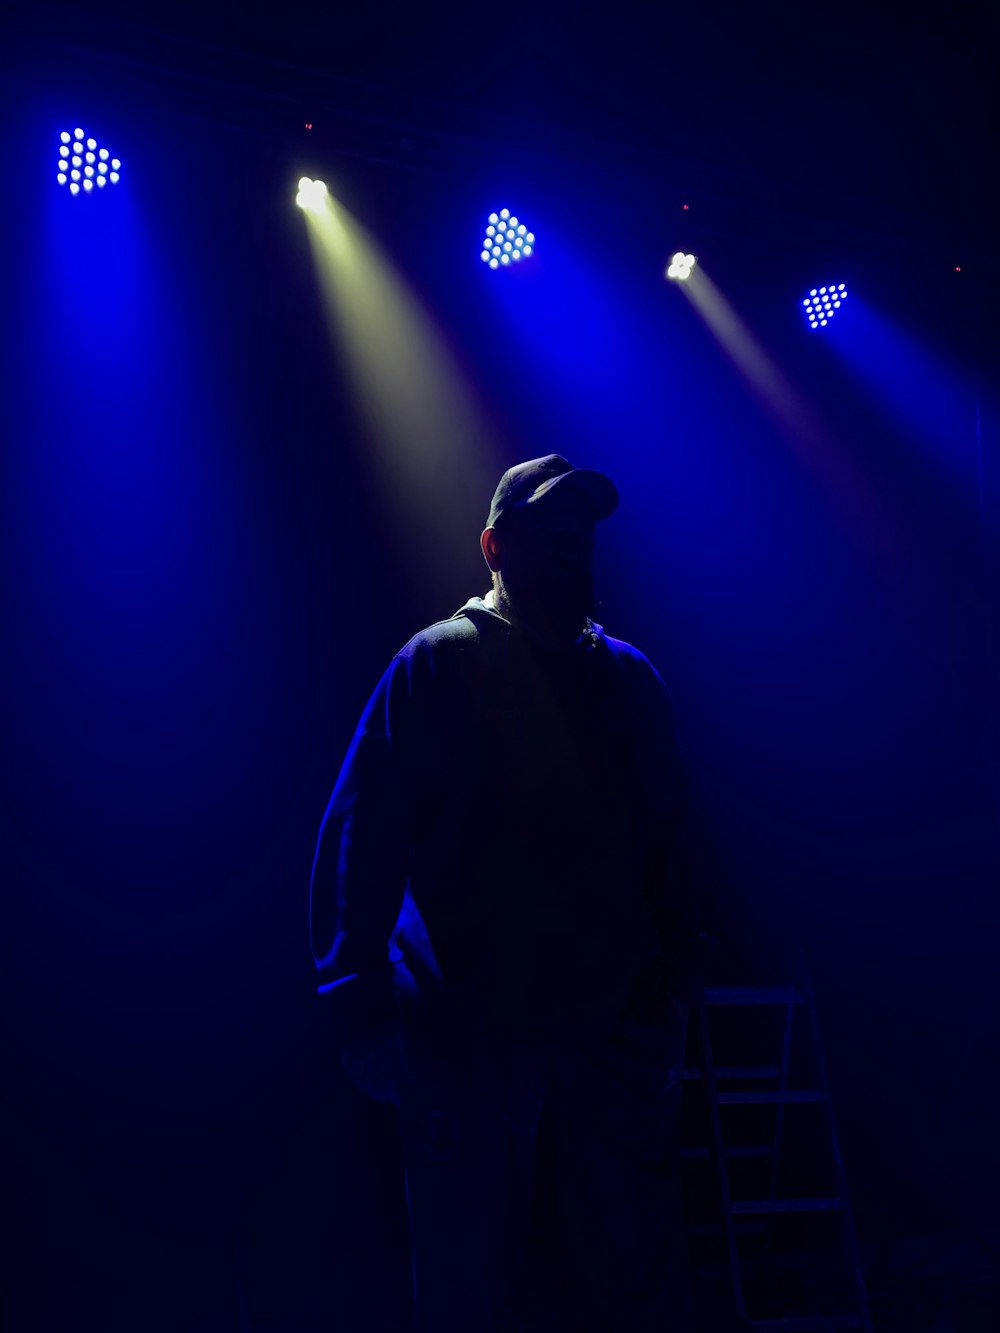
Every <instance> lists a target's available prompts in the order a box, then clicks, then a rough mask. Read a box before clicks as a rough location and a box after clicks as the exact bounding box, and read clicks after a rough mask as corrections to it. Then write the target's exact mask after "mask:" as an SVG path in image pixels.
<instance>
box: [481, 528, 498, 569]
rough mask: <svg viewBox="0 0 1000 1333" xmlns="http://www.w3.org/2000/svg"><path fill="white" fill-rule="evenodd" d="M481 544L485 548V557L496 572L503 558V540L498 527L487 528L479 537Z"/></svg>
mask: <svg viewBox="0 0 1000 1333" xmlns="http://www.w3.org/2000/svg"><path fill="white" fill-rule="evenodd" d="M479 545H480V546H481V547H482V548H483V559H484V560H485V561H486V563H487V564H488V565H489V567H490V570H491V572H492V573H494V574H495V573H496V572H497V570H498V569H499V568H500V563H501V560H502V558H503V542H502V541H501V539H500V534H499V533H498V532H497V530H496V528H486V529H485V530H484V532H483V535H482V536H481V537H480V538H479Z"/></svg>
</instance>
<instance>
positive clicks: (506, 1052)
mask: <svg viewBox="0 0 1000 1333" xmlns="http://www.w3.org/2000/svg"><path fill="white" fill-rule="evenodd" d="M406 993H407V995H408V996H409V997H410V998H409V999H408V1000H406V1001H404V1004H403V1010H404V1014H405V1025H406V1034H407V1057H408V1058H407V1070H406V1072H405V1075H404V1076H403V1078H402V1079H401V1082H400V1088H399V1112H400V1127H401V1133H402V1142H403V1153H404V1160H405V1166H406V1187H407V1199H408V1205H409V1214H410V1232H411V1242H412V1253H413V1276H414V1291H415V1300H416V1310H417V1327H418V1329H419V1333H453V1331H454V1333H468V1331H469V1330H470V1329H475V1330H477V1331H480V1330H481V1331H482V1333H500V1330H504V1331H505V1333H507V1331H511V1333H512V1331H513V1330H525V1331H527V1330H532V1331H534V1330H536V1329H537V1330H539V1333H540V1331H541V1330H545V1333H558V1331H559V1330H563V1329H565V1330H567V1333H569V1330H572V1331H573V1333H598V1330H600V1331H601V1333H605V1331H606V1333H611V1331H612V1330H614V1333H629V1331H630V1330H636V1331H637V1333H638V1331H639V1330H646V1329H650V1330H652V1329H654V1328H655V1329H656V1330H658V1333H688V1330H690V1329H692V1328H693V1327H694V1322H693V1316H692V1313H691V1298H690V1292H689V1280H688V1272H687V1259H686V1252H685V1240H684V1233H683V1225H682V1215H681V1202H680V1183H679V1170H678V1160H677V1143H676V1135H677V1117H678V1109H679V1101H680V1093H681V1081H680V1073H681V1069H682V1067H683V1048H684V1032H685V1026H686V1010H685V1009H684V1006H683V1005H682V1004H680V1003H676V1004H674V1005H673V1006H672V1007H670V1008H669V1010H668V1013H667V1016H666V1018H664V1016H663V1012H662V1007H661V1011H660V1012H659V1013H658V1016H657V1021H656V1022H655V1023H650V1022H648V1021H647V1020H648V1015H644V1014H642V1013H635V1012H627V1013H625V1014H623V1015H622V1016H621V1018H620V1019H617V1020H615V1021H614V1022H610V1023H607V1024H605V1025H604V1027H603V1029H602V1030H601V1031H593V1030H592V1031H590V1032H589V1033H588V1034H587V1035H586V1036H582V1035H580V1034H577V1035H576V1036H574V1037H572V1038H562V1039H559V1040H555V1039H549V1040H537V1039H536V1040H532V1039H517V1038H514V1037H510V1036H502V1035H499V1034H497V1033H496V1031H495V1029H491V1028H490V1026H489V1025H488V1024H484V1023H483V1022H482V1021H481V1020H480V1018H479V1012H480V1008H479V1005H478V1003H477V1000H476V998H475V994H474V991H473V990H472V989H471V988H469V987H465V988H463V987H457V988H454V989H451V988H447V989H444V988H442V989H440V990H438V991H437V992H436V993H434V994H432V995H430V996H429V997H428V996H427V995H426V994H424V995H422V996H419V997H417V998H413V997H414V995H415V992H414V990H413V988H412V986H407V988H406Z"/></svg>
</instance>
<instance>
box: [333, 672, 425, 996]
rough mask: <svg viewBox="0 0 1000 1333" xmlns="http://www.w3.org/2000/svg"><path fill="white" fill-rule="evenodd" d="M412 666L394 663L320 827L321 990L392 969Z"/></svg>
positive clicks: (405, 847) (407, 807)
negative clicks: (390, 946) (391, 938)
mask: <svg viewBox="0 0 1000 1333" xmlns="http://www.w3.org/2000/svg"><path fill="white" fill-rule="evenodd" d="M409 685H410V682H409V671H408V663H407V662H406V661H404V660H403V659H401V658H399V657H397V658H394V659H393V661H392V663H391V664H390V666H389V668H388V670H387V671H386V673H385V675H384V676H383V677H382V679H381V681H380V682H379V684H378V686H377V687H376V689H375V692H374V694H373V695H372V697H371V699H370V700H369V702H368V706H367V707H366V708H365V711H364V713H363V715H362V717H361V721H360V723H359V724H358V729H357V731H356V732H355V735H354V739H353V741H352V742H351V746H350V749H349V750H348V753H347V757H346V759H345V760H344V764H343V767H342V768H341V770H340V776H339V777H338V779H337V784H336V786H335V788H334V791H333V795H332V797H331V798H330V803H329V805H328V806H327V809H326V813H325V815H324V817H323V823H322V825H321V828H320V834H319V840H318V843H317V847H316V855H315V858H314V860H313V868H312V879H311V884H310V903H309V930H310V939H311V943H312V951H313V957H314V959H315V962H316V968H317V971H318V973H319V980H320V987H319V989H320V991H321V992H327V991H332V990H335V989H340V985H341V983H345V982H346V981H347V980H348V978H351V977H354V976H356V975H358V974H361V975H362V976H369V975H377V974H378V973H380V972H384V971H386V970H387V969H388V941H389V936H390V935H391V933H392V929H393V926H394V925H395V922H396V917H397V915H398V913H399V909H400V905H401V903H402V899H403V891H404V888H405V885H406V875H407V861H408V852H409V838H410V814H411V807H412V794H411V793H410V792H409V791H408V790H407V787H408V782H407V763H406V758H405V753H404V751H405V749H406V746H407V739H408V738H407V731H408V725H407V724H408V713H409V712H410V708H411V700H410V688H409Z"/></svg>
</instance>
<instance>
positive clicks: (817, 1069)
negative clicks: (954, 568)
mask: <svg viewBox="0 0 1000 1333" xmlns="http://www.w3.org/2000/svg"><path fill="white" fill-rule="evenodd" d="M797 970H798V971H799V972H800V975H801V978H802V979H801V981H799V982H798V983H795V984H790V985H773V986H705V985H704V984H703V983H702V982H699V985H698V989H697V998H696V1010H697V1014H698V1030H699V1035H700V1040H701V1057H702V1059H701V1067H700V1068H699V1067H697V1066H693V1067H689V1068H686V1069H685V1071H684V1079H685V1081H686V1082H689V1083H700V1084H701V1085H702V1088H703V1090H704V1094H705V1104H706V1108H707V1111H708V1119H709V1122H710V1135H711V1144H710V1146H702V1147H690V1148H682V1150H681V1158H682V1160H684V1159H687V1160H691V1159H702V1160H705V1159H707V1158H709V1157H711V1158H712V1159H713V1160H714V1162H715V1164H716V1171H717V1176H718V1189H719V1204H720V1208H719V1212H720V1214H721V1217H720V1220H719V1221H718V1222H715V1223H711V1224H709V1225H707V1226H704V1225H703V1226H701V1227H698V1226H692V1227H689V1229H688V1230H689V1234H695V1233H701V1234H705V1233H707V1232H712V1231H714V1232H716V1233H717V1232H718V1231H719V1230H720V1229H721V1231H722V1233H723V1236H724V1239H725V1247H726V1252H727V1257H728V1267H729V1276H730V1280H731V1284H732V1292H731V1298H732V1300H733V1301H734V1303H735V1306H736V1309H737V1311H738V1313H739V1315H740V1316H741V1317H742V1318H743V1319H744V1320H745V1321H746V1322H747V1324H749V1326H750V1327H752V1328H754V1329H758V1330H760V1331H761V1333H778V1330H782V1331H785V1333H814V1331H815V1333H820V1331H821V1330H824V1331H825V1330H832V1329H862V1330H864V1333H872V1323H871V1313H870V1310H869V1304H868V1295H867V1291H866V1288H865V1280H864V1273H863V1269H862V1264H861V1256H860V1251H859V1248H858V1241H857V1235H856V1232H855V1228H854V1220H853V1216H852V1213H851V1208H850V1202H849V1198H848V1192H847V1177H846V1173H845V1171H844V1163H843V1158H842V1155H841V1148H840V1138H839V1135H838V1133H837V1126H836V1121H835V1118H834V1111H833V1102H832V1098H831V1093H830V1081H829V1075H828V1072H827V1065H826V1057H825V1054H824V1051H823V1044H822V1039H821V1034H820V1027H819V1018H818V1014H817V1007H816V997H815V994H814V991H813V987H812V982H811V980H810V978H809V974H808V971H807V969H806V968H805V965H804V964H803V963H800V964H799V966H798V968H797ZM764 1006H767V1007H770V1008H772V1009H773V1008H774V1007H780V1008H783V1009H784V1022H783V1028H782V1037H781V1050H780V1055H779V1057H778V1059H777V1061H776V1062H773V1063H769V1064H750V1065H742V1064H741V1065H717V1064H716V1061H715V1056H714V1050H713V1034H712V1030H711V1021H710V1019H711V1014H712V1012H714V1011H721V1010H723V1009H727V1008H728V1009H733V1008H739V1009H750V1008H752V1007H764ZM796 1014H802V1015H803V1016H804V1017H805V1019H806V1022H807V1025H808V1038H809V1043H808V1044H809V1047H810V1048H811V1049H810V1050H809V1052H808V1055H809V1057H810V1058H809V1061H808V1063H809V1065H810V1067H811V1074H812V1078H811V1079H810V1082H811V1083H812V1084H813V1086H811V1087H807V1088H793V1087H790V1086H789V1081H790V1075H791V1072H792V1069H793V1058H794V1057H796V1056H798V1054H799V1052H798V1050H797V1049H796V1050H793V1045H794V1036H795V1030H796V1027H797V1026H798V1027H799V1028H801V1027H802V1022H801V1020H800V1022H799V1023H798V1024H796ZM801 1044H802V1043H801V1042H800V1045H801ZM799 1063H801V1061H800V1062H799ZM795 1067H797V1065H796V1066H795ZM733 1084H739V1085H741V1086H739V1087H737V1088H734V1087H733V1086H732V1085H733ZM747 1084H751V1085H753V1084H763V1085H770V1086H763V1087H752V1088H751V1089H747V1088H746V1086H745V1085H747ZM809 1104H812V1105H818V1106H819V1107H821V1108H822V1111H823V1113H824V1118H825V1121H826V1131H827V1133H826V1135H824V1138H826V1137H827V1136H828V1139H829V1146H830V1149H831V1154H832V1167H833V1189H832V1191H829V1192H825V1193H821V1194H813V1195H812V1196H811V1197H779V1194H778V1188H779V1184H780V1169H781V1162H782V1156H781V1154H782V1148H783V1146H784V1143H785V1134H786V1111H788V1110H790V1109H791V1108H793V1107H798V1106H803V1105H809ZM752 1106H756V1107H761V1106H773V1107H774V1111H775V1114H774V1128H773V1133H772V1134H771V1135H770V1141H769V1142H766V1143H749V1144H747V1143H744V1144H735V1143H727V1142H726V1140H725V1137H724V1134H723V1119H724V1117H723V1115H722V1108H724V1107H752ZM754 1158H757V1159H762V1160H765V1159H768V1158H769V1159H770V1170H769V1185H768V1188H767V1190H766V1194H765V1195H764V1196H763V1197H756V1198H734V1197H733V1189H732V1186H731V1180H730V1164H731V1163H733V1162H734V1161H737V1160H739V1159H754ZM822 1213H827V1214H831V1213H836V1214H838V1215H839V1221H840V1228H839V1230H840V1239H841V1251H842V1260H846V1264H845V1267H846V1269H847V1270H848V1271H847V1274H846V1275H845V1276H846V1277H847V1279H848V1285H849V1286H850V1288H851V1289H852V1290H853V1305H854V1309H853V1311H850V1312H843V1313H837V1314H833V1313H818V1312H813V1313H809V1312H806V1311H802V1312H800V1313H797V1314H787V1313H786V1314H783V1315H781V1317H777V1318H775V1317H768V1318H754V1317H753V1315H752V1314H751V1313H750V1312H749V1311H748V1309H747V1305H748V1301H747V1292H746V1284H745V1281H744V1263H743V1260H742V1257H741V1254H740V1249H739V1245H738V1237H739V1233H741V1232H747V1231H755V1232H757V1233H758V1234H760V1233H764V1234H765V1236H766V1243H767V1245H768V1246H769V1247H770V1246H772V1245H773V1238H774V1228H775V1224H776V1222H777V1219H778V1218H779V1217H780V1216H781V1215H796V1214H798V1215H806V1214H812V1215H816V1214H822ZM803 1220H804V1219H803Z"/></svg>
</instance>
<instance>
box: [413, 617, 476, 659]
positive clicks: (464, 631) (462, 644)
mask: <svg viewBox="0 0 1000 1333" xmlns="http://www.w3.org/2000/svg"><path fill="white" fill-rule="evenodd" d="M481 635H482V631H481V630H480V628H479V626H478V625H476V624H475V623H474V622H473V621H472V620H470V619H469V618H468V616H463V615H455V616H449V618H448V619H447V620H436V621H435V622H434V624H433V625H427V626H426V627H425V628H424V629H422V630H418V631H417V633H416V634H414V635H413V637H412V638H411V639H409V640H408V641H407V642H406V643H405V644H404V645H403V647H402V648H401V649H400V650H399V652H398V654H397V656H398V657H402V658H414V657H420V656H423V655H425V654H428V653H430V654H432V655H433V654H440V655H444V656H447V655H449V654H451V653H455V652H460V651H461V650H462V649H463V648H466V647H468V646H469V645H470V644H473V643H477V642H478V641H479V639H480V638H481Z"/></svg>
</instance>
